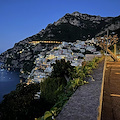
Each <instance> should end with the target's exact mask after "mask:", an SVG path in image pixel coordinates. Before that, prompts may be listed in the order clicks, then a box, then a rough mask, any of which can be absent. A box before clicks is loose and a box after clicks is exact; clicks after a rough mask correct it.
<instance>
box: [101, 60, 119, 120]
mask: <svg viewBox="0 0 120 120" xmlns="http://www.w3.org/2000/svg"><path fill="white" fill-rule="evenodd" d="M101 119H102V120H120V62H107V64H106V71H105V82H104V89H103V107H102V117H101Z"/></svg>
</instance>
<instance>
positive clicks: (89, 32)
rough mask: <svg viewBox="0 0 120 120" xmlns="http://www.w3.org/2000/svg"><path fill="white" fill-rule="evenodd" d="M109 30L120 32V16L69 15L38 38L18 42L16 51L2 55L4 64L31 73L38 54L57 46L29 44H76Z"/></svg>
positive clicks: (39, 34) (36, 36)
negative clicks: (56, 42)
mask: <svg viewBox="0 0 120 120" xmlns="http://www.w3.org/2000/svg"><path fill="white" fill-rule="evenodd" d="M108 29H109V30H110V32H113V31H114V32H118V33H120V16H118V17H100V16H95V15H88V14H81V13H79V12H74V13H72V14H69V13H67V14H66V15H65V16H63V17H62V18H60V19H59V20H58V21H57V22H54V23H53V24H48V26H47V27H46V28H45V29H42V30H41V31H40V32H39V33H37V34H36V35H33V36H31V37H28V38H26V39H24V40H23V41H20V42H18V43H16V44H15V45H14V47H13V48H11V49H9V50H7V51H5V52H4V53H2V54H1V55H0V61H2V62H4V63H5V67H12V68H27V69H26V71H28V72H30V71H31V69H32V67H33V66H34V64H33V63H34V60H35V58H36V57H37V54H38V53H42V54H45V53H46V51H49V50H50V49H52V48H53V47H54V46H56V44H42V43H39V44H36V45H33V44H30V43H29V42H31V41H43V40H44V41H45V40H47V41H48V40H49V41H70V42H74V41H76V40H78V39H79V40H86V39H88V38H89V39H90V38H93V37H95V36H97V35H101V34H105V32H106V31H107V30H108ZM119 35H120V34H119ZM28 66H29V67H28Z"/></svg>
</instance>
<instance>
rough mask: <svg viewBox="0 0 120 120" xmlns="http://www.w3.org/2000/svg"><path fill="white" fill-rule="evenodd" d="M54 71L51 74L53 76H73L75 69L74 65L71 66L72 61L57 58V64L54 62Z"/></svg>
mask: <svg viewBox="0 0 120 120" xmlns="http://www.w3.org/2000/svg"><path fill="white" fill-rule="evenodd" d="M52 66H53V71H52V73H51V76H53V77H65V75H66V76H67V77H71V73H72V71H73V70H74V67H73V66H71V63H70V61H67V62H65V59H61V60H56V64H52Z"/></svg>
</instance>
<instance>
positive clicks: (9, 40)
mask: <svg viewBox="0 0 120 120" xmlns="http://www.w3.org/2000/svg"><path fill="white" fill-rule="evenodd" d="M75 11H78V12H80V13H86V14H90V15H100V16H102V17H108V16H110V17H116V16H118V15H120V0H0V53H1V52H4V51H6V50H7V49H10V48H12V47H13V46H14V44H15V43H17V42H19V41H21V40H24V39H25V38H27V37H30V36H32V35H34V34H37V33H38V32H39V31H41V30H42V29H45V28H46V26H47V25H48V24H50V23H54V22H55V21H57V20H58V19H60V18H61V17H63V16H64V15H65V14H66V13H70V14H71V13H73V12H75Z"/></svg>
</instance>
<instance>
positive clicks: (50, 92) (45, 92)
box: [40, 77, 65, 104]
mask: <svg viewBox="0 0 120 120" xmlns="http://www.w3.org/2000/svg"><path fill="white" fill-rule="evenodd" d="M63 79H64V78H60V77H57V78H51V77H48V78H46V79H45V80H44V81H43V82H41V84H40V86H41V97H42V98H44V99H45V100H46V101H48V102H49V103H50V104H55V102H56V99H57V92H56V91H57V90H58V88H59V87H60V86H61V85H65V84H64V81H65V79H64V80H63Z"/></svg>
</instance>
